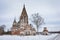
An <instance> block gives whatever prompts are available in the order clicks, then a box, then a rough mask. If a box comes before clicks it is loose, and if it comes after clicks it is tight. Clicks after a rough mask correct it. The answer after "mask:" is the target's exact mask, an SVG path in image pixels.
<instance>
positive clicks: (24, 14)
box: [20, 5, 27, 18]
mask: <svg viewBox="0 0 60 40" xmlns="http://www.w3.org/2000/svg"><path fill="white" fill-rule="evenodd" d="M23 16H27V12H26V8H25V5H24V6H23V10H22V14H21V16H20V18H22V17H23Z"/></svg>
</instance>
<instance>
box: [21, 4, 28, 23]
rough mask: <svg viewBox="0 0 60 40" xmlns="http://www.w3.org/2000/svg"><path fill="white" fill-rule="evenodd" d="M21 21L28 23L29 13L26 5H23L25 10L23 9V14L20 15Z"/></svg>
mask: <svg viewBox="0 0 60 40" xmlns="http://www.w3.org/2000/svg"><path fill="white" fill-rule="evenodd" d="M20 22H21V23H27V24H28V15H27V12H26V8H25V5H24V6H23V10H22V13H21V16H20Z"/></svg>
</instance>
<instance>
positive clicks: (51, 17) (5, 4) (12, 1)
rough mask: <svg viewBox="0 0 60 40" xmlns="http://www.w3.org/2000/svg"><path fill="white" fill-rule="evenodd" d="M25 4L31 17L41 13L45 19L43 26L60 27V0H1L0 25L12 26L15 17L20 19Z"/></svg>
mask: <svg viewBox="0 0 60 40" xmlns="http://www.w3.org/2000/svg"><path fill="white" fill-rule="evenodd" d="M24 4H25V6H26V10H27V14H28V16H29V17H30V16H31V14H34V13H39V14H40V15H41V16H42V17H43V18H44V19H45V24H44V25H43V26H46V27H56V26H58V27H60V0H0V25H2V24H5V25H6V26H7V28H10V27H11V26H12V23H13V20H14V18H15V17H16V19H17V21H18V20H19V17H20V14H21V11H22V8H23V5H24Z"/></svg>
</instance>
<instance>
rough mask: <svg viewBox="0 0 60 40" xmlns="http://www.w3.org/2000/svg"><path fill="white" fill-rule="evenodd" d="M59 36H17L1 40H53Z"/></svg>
mask: <svg viewBox="0 0 60 40" xmlns="http://www.w3.org/2000/svg"><path fill="white" fill-rule="evenodd" d="M57 35H58V34H51V35H47V36H46V35H36V36H19V35H18V36H17V35H2V36H0V40H51V38H52V39H53V38H54V37H55V36H57Z"/></svg>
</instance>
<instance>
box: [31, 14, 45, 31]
mask: <svg viewBox="0 0 60 40" xmlns="http://www.w3.org/2000/svg"><path fill="white" fill-rule="evenodd" d="M31 18H32V19H31V21H32V22H33V23H34V24H35V25H36V27H37V32H38V30H39V29H38V28H39V26H40V25H42V24H43V23H44V19H43V18H42V17H41V16H40V15H39V13H36V14H32V17H31Z"/></svg>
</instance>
